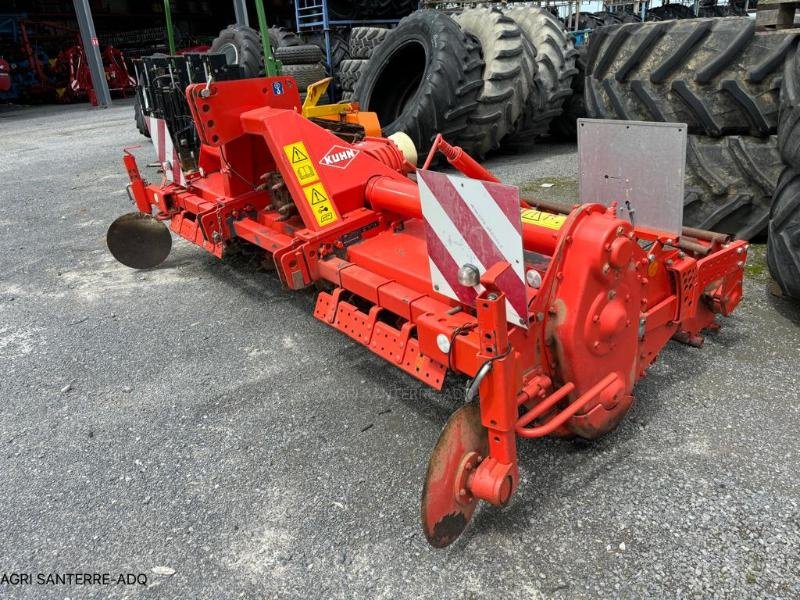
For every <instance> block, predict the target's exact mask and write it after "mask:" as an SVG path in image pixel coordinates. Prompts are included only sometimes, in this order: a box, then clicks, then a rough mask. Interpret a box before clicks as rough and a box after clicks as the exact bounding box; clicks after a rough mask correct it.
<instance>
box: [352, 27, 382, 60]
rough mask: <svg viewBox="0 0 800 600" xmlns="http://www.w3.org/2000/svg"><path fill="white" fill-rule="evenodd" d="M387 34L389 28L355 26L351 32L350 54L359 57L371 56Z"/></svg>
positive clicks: (366, 57)
mask: <svg viewBox="0 0 800 600" xmlns="http://www.w3.org/2000/svg"><path fill="white" fill-rule="evenodd" d="M387 35H389V30H388V29H384V28H382V27H353V29H352V30H351V32H350V56H351V57H352V58H358V59H368V58H371V57H372V54H373V53H374V52H375V49H376V48H377V47H378V46H380V45H381V44H382V43H383V40H385V39H386V36H387Z"/></svg>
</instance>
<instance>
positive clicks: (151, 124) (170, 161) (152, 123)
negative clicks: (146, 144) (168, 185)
mask: <svg viewBox="0 0 800 600" xmlns="http://www.w3.org/2000/svg"><path fill="white" fill-rule="evenodd" d="M144 119H145V124H146V125H147V129H148V130H149V131H150V139H151V140H153V147H154V148H155V149H156V160H158V162H159V163H161V167H162V168H163V169H164V176H165V177H166V178H167V179H168V180H169V181H171V182H172V183H177V184H178V185H184V186H185V185H186V177H184V175H183V171H182V170H181V159H180V156H178V151H177V150H176V149H175V145H174V144H173V143H172V136H171V135H170V134H169V129H168V128H167V122H166V121H165V120H164V119H156V118H155V117H145V118H144Z"/></svg>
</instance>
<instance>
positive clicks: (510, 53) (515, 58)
mask: <svg viewBox="0 0 800 600" xmlns="http://www.w3.org/2000/svg"><path fill="white" fill-rule="evenodd" d="M455 20H456V23H458V24H459V26H460V27H461V29H462V31H464V32H465V33H467V34H468V35H471V36H473V37H475V38H476V39H477V40H478V43H480V45H481V49H482V51H483V61H484V68H483V88H482V89H481V93H480V96H478V107H477V108H476V109H475V112H473V113H472V116H470V118H469V130H468V132H466V133H465V134H464V135H463V136H461V146H462V147H463V148H464V150H466V151H467V152H468V153H469V154H470V155H472V156H473V157H475V158H483V157H484V156H486V154H488V153H489V152H491V151H493V150H496V149H497V148H499V147H500V142H501V141H502V140H503V138H505V137H506V136H507V135H508V134H509V133H510V132H512V131H513V130H514V128H515V125H516V124H517V122H518V121H519V120H520V118H521V117H522V115H523V112H524V111H525V109H526V107H527V103H528V98H529V96H530V94H531V88H532V86H533V82H534V76H535V65H536V63H535V61H533V60H527V57H526V56H525V52H526V43H527V38H526V37H525V33H524V32H523V31H522V29H521V28H520V27H519V25H517V23H516V22H515V21H514V19H512V18H511V17H509V16H506V15H504V14H503V13H502V12H500V11H499V10H496V9H487V8H473V9H469V10H465V11H464V12H462V13H461V14H460V15H457V16H456V17H455Z"/></svg>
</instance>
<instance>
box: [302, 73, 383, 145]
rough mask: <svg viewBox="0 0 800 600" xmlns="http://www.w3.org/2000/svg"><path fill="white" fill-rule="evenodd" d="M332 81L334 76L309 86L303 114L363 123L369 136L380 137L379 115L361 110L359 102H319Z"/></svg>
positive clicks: (362, 125) (330, 119)
mask: <svg viewBox="0 0 800 600" xmlns="http://www.w3.org/2000/svg"><path fill="white" fill-rule="evenodd" d="M331 81H333V78H331V77H328V78H326V79H323V80H321V81H318V82H316V83H312V84H311V85H310V86H308V90H307V91H306V99H305V101H304V102H303V116H304V117H306V118H307V119H312V118H316V119H325V120H326V121H341V122H343V123H351V124H353V125H361V127H363V128H364V133H365V135H366V136H367V137H380V136H381V135H382V134H381V124H380V121H379V120H378V115H377V114H376V113H374V112H364V111H361V110H359V107H358V103H357V102H339V103H338V104H322V105H320V104H318V103H319V101H320V99H321V98H322V96H324V95H325V92H326V91H328V86H329V85H330V83H331Z"/></svg>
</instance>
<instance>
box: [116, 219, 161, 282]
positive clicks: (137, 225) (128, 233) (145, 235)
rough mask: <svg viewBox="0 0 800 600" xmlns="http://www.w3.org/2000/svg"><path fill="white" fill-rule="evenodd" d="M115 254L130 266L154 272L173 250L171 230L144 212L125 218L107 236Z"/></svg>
mask: <svg viewBox="0 0 800 600" xmlns="http://www.w3.org/2000/svg"><path fill="white" fill-rule="evenodd" d="M106 244H107V245H108V249H109V250H110V251H111V254H113V255H114V258H116V259H117V260H118V261H119V262H121V263H122V264H123V265H125V266H126V267H130V268H132V269H152V268H153V267H157V266H158V265H160V264H161V263H162V262H164V261H165V260H166V258H167V256H169V252H170V250H171V249H172V236H171V235H170V233H169V229H167V226H166V225H164V223H162V222H161V221H158V220H156V219H154V218H153V217H151V216H150V215H146V214H144V213H140V212H135V213H128V214H127V215H122V216H121V217H119V218H118V219H117V220H116V221H114V222H113V223H112V224H111V227H109V228H108V233H107V234H106Z"/></svg>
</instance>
